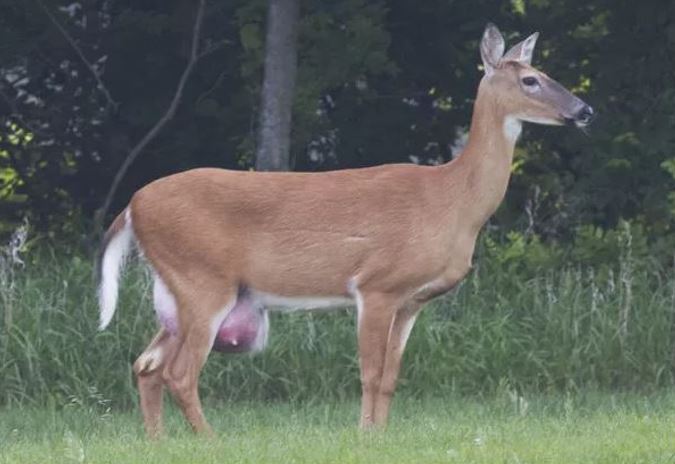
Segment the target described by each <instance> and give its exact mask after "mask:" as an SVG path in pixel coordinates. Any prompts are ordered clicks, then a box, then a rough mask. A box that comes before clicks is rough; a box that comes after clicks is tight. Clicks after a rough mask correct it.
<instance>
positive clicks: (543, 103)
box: [480, 24, 594, 128]
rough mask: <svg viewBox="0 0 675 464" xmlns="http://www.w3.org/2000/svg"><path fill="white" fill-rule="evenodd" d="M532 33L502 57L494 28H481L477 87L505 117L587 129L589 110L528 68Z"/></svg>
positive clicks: (501, 45) (533, 40)
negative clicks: (491, 96) (480, 77)
mask: <svg viewBox="0 0 675 464" xmlns="http://www.w3.org/2000/svg"><path fill="white" fill-rule="evenodd" d="M538 36H539V33H538V32H535V33H534V34H532V35H531V36H529V37H528V38H526V39H525V40H523V41H522V42H520V43H518V44H516V45H514V46H513V47H512V48H511V49H510V50H509V51H508V52H506V53H504V38H503V37H502V34H501V33H500V32H499V29H497V27H496V26H495V25H494V24H488V25H487V27H486V28H485V32H484V34H483V38H482V40H481V44H480V53H481V58H482V60H483V66H484V68H485V76H484V77H483V80H482V81H481V87H483V88H485V90H488V91H493V92H491V93H494V94H495V95H498V96H499V97H498V98H497V100H498V102H499V104H500V105H501V106H502V108H503V109H504V111H505V112H506V114H507V115H509V116H511V117H514V118H516V119H517V120H520V121H527V122H534V123H538V124H547V125H562V124H574V125H576V126H577V127H580V128H582V127H585V126H587V125H588V124H589V123H590V122H591V120H592V119H593V117H594V112H593V108H591V107H590V106H589V105H588V104H586V103H585V102H584V101H582V100H581V99H579V98H577V97H575V96H574V95H572V93H571V92H569V91H568V90H567V89H566V88H565V87H563V86H562V85H560V84H559V83H558V82H556V81H555V80H553V79H551V78H550V77H548V76H547V75H546V74H544V73H543V72H541V71H539V70H537V69H535V68H533V67H532V66H531V64H530V63H531V62H532V53H533V51H534V46H535V44H536V42H537V37H538Z"/></svg>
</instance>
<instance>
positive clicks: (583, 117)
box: [576, 105, 595, 125]
mask: <svg viewBox="0 0 675 464" xmlns="http://www.w3.org/2000/svg"><path fill="white" fill-rule="evenodd" d="M593 118H595V112H594V111H593V108H591V107H590V106H589V105H584V106H583V107H582V108H581V110H579V112H578V113H577V117H576V122H578V123H581V124H584V125H586V124H590V123H591V121H593Z"/></svg>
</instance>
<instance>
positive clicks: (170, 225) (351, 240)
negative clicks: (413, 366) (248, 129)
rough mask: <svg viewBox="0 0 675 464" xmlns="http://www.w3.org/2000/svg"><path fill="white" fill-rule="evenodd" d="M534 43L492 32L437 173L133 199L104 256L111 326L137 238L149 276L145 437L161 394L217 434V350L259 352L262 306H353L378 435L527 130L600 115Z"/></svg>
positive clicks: (171, 184) (141, 364)
mask: <svg viewBox="0 0 675 464" xmlns="http://www.w3.org/2000/svg"><path fill="white" fill-rule="evenodd" d="M536 40H537V34H533V35H531V36H530V37H528V38H527V39H525V40H524V41H522V42H520V43H519V44H517V45H515V46H514V47H513V48H512V49H511V50H509V51H508V52H507V53H506V54H504V53H503V52H504V40H503V38H502V35H501V34H500V32H499V31H498V30H497V28H496V27H495V26H493V25H488V27H487V28H486V30H485V33H484V35H483V38H482V41H481V45H480V51H481V57H482V60H483V65H484V67H485V76H484V77H483V79H482V80H481V82H480V85H479V88H478V95H477V97H476V102H475V106H474V113H473V119H472V121H471V128H470V133H469V139H468V142H467V145H466V149H465V150H464V152H463V153H462V154H461V155H460V156H459V157H458V158H456V159H455V160H453V161H451V162H449V163H447V164H445V165H442V166H434V167H430V166H416V165H412V164H398V165H388V166H379V167H372V168H365V169H351V170H344V171H334V172H325V173H315V174H309V173H304V174H302V173H268V172H239V171H227V170H221V169H195V170H192V171H187V172H183V173H180V174H176V175H172V176H169V177H165V178H162V179H159V180H157V181H155V182H152V183H151V184H149V185H147V186H146V187H144V188H142V189H141V190H139V191H138V192H136V193H135V194H134V196H133V198H132V200H131V202H130V203H129V205H128V206H127V207H126V208H125V209H124V211H122V213H120V215H119V216H118V217H117V218H116V219H115V221H114V222H113V224H112V225H111V227H110V229H109V230H108V232H107V234H106V236H105V239H104V243H103V248H102V259H101V261H100V271H101V276H102V280H101V284H100V289H99V291H100V306H101V329H103V328H105V327H106V326H107V325H108V323H109V322H110V320H111V318H112V316H113V313H114V311H115V306H116V303H117V286H118V283H117V281H118V274H119V269H120V267H121V263H122V262H123V258H124V256H125V254H126V253H127V251H128V249H129V248H130V245H131V244H132V242H135V243H136V244H137V246H138V248H139V249H140V250H141V252H142V253H143V255H144V256H145V258H146V260H147V263H148V265H149V266H150V267H151V268H152V271H153V275H154V306H155V310H156V312H157V315H158V318H159V321H160V325H161V328H160V330H159V333H158V334H157V335H156V336H155V338H154V340H153V341H152V342H151V343H150V345H149V346H148V347H147V349H146V350H145V351H144V352H143V353H142V354H141V356H140V357H139V358H138V360H137V361H136V362H135V363H134V371H135V373H136V375H137V378H138V387H139V390H140V400H141V408H142V411H143V416H144V421H145V427H146V430H147V432H148V434H149V435H150V436H155V435H157V434H158V433H159V432H160V430H161V407H162V390H163V386H164V385H166V386H167V387H168V388H169V390H170V392H171V394H172V395H173V397H174V399H175V400H176V402H177V403H178V405H179V406H180V408H181V409H182V411H183V413H184V414H185V417H186V418H187V420H188V421H189V422H190V424H191V425H192V427H193V428H194V430H196V431H208V430H209V426H208V424H207V422H206V420H205V419H204V415H203V413H202V409H201V405H200V400H199V396H198V393H197V382H198V377H199V373H200V371H201V369H202V366H203V364H204V362H205V361H206V358H207V356H208V354H209V352H210V351H211V350H212V349H217V350H221V351H226V352H241V351H251V350H255V349H260V348H262V347H263V346H264V345H265V340H266V336H267V326H268V323H267V316H266V314H267V313H266V308H270V307H277V306H291V307H295V308H299V307H302V308H317V307H327V306H344V305H347V304H355V305H356V307H357V318H358V351H359V362H360V368H361V382H362V387H363V395H362V402H361V426H362V427H369V426H371V425H384V424H385V423H386V421H387V415H388V411H389V404H390V401H391V397H392V394H393V392H394V388H395V385H396V379H397V376H398V372H399V367H400V362H401V355H402V354H403V350H404V348H405V344H406V341H407V339H408V335H409V334H410V331H411V329H412V327H413V323H414V322H415V318H416V316H417V314H418V312H419V310H420V307H421V305H422V304H423V303H425V302H427V301H429V300H430V299H431V298H434V297H435V296H437V295H440V294H442V293H445V292H447V291H449V290H450V289H452V288H453V287H455V286H456V285H457V283H458V282H459V281H460V280H461V279H462V278H463V277H464V276H465V275H466V273H467V272H468V271H469V269H470V268H471V258H472V255H473V251H474V245H475V242H476V237H477V235H478V233H479V231H480V229H481V227H482V226H483V224H484V223H485V221H486V220H487V219H488V218H489V217H490V215H492V214H493V213H494V211H495V210H496V209H497V206H498V205H499V204H500V203H501V201H502V199H503V197H504V194H505V192H506V187H507V184H508V181H509V176H510V172H511V161H512V158H513V150H514V145H515V143H516V139H517V138H518V136H519V134H520V131H521V123H522V121H530V122H535V123H539V124H557V125H562V124H565V123H568V122H569V123H573V124H576V125H577V126H585V125H586V124H588V123H589V122H590V120H591V118H592V116H593V111H592V109H591V108H590V107H589V106H588V105H587V104H585V103H584V102H583V101H581V100H580V99H578V98H576V97H575V96H573V95H572V94H571V93H570V92H568V91H567V90H566V89H565V88H563V87H562V86H561V85H560V84H558V83H557V82H555V81H554V80H552V79H550V78H549V77H548V76H546V75H545V74H543V73H541V72H539V71H537V70H535V69H534V68H532V67H531V66H530V61H531V58H532V51H533V49H534V45H535V41H536Z"/></svg>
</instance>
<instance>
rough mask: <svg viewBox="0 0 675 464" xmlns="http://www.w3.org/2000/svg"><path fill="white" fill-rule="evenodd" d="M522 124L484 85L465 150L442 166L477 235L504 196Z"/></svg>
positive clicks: (467, 220) (465, 218) (482, 84)
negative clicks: (445, 168) (445, 169)
mask: <svg viewBox="0 0 675 464" xmlns="http://www.w3.org/2000/svg"><path fill="white" fill-rule="evenodd" d="M520 130H521V122H520V121H519V120H517V119H516V118H514V117H513V116H510V115H509V114H508V112H507V111H506V109H505V107H504V104H503V102H502V101H501V99H500V96H499V94H498V93H497V91H496V90H495V89H492V88H490V86H489V84H488V83H486V82H485V80H484V81H482V82H481V85H480V86H479V89H478V95H477V97H476V102H475V104H474V111H473V116H472V119H471V128H470V130H469V137H468V141H467V144H466V147H465V149H464V151H463V152H462V154H461V155H460V156H459V158H458V159H457V160H455V161H453V162H451V163H448V164H447V165H445V167H447V175H448V176H449V177H450V182H451V184H452V185H453V186H455V189H458V190H459V192H456V193H459V194H460V195H459V196H458V197H457V198H461V199H462V200H461V203H460V204H457V203H456V204H455V207H456V208H458V209H459V210H461V211H460V214H461V216H460V217H461V218H462V219H463V221H464V220H465V221H466V224H467V225H469V226H470V227H472V231H475V233H478V231H479V230H480V228H481V227H482V226H483V225H484V224H485V222H486V221H487V220H488V219H489V218H490V216H492V214H493V213H494V212H495V211H496V210H497V207H499V205H500V203H501V202H502V200H503V199H504V195H505V194H506V188H507V186H508V183H509V178H510V177H511V163H512V161H513V151H514V148H515V144H516V140H517V139H518V136H519V135H520ZM453 196H454V195H453Z"/></svg>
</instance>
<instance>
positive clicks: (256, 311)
mask: <svg viewBox="0 0 675 464" xmlns="http://www.w3.org/2000/svg"><path fill="white" fill-rule="evenodd" d="M267 327H268V320H267V311H265V309H264V308H263V307H262V306H261V305H259V304H258V303H257V302H256V301H254V300H253V299H251V298H250V297H248V296H247V295H245V294H244V295H242V294H240V295H239V298H238V299H237V303H236V304H235V306H234V308H232V310H231V311H230V313H229V314H228V315H227V317H226V318H225V320H224V321H223V323H222V324H221V326H220V328H219V329H218V333H217V335H216V339H215V341H214V343H213V349H214V350H216V351H220V352H222V353H245V352H249V351H259V350H261V349H263V348H264V346H265V343H266V341H267Z"/></svg>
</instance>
